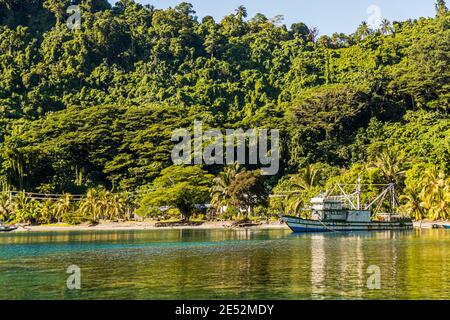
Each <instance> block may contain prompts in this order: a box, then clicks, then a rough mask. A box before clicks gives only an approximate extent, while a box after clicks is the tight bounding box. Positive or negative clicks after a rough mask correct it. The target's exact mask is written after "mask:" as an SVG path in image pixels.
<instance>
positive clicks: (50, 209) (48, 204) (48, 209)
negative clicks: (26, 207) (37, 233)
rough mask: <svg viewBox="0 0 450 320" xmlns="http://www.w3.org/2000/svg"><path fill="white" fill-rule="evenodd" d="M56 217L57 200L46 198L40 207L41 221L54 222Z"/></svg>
mask: <svg viewBox="0 0 450 320" xmlns="http://www.w3.org/2000/svg"><path fill="white" fill-rule="evenodd" d="M54 218H55V202H54V200H52V199H47V200H44V201H42V202H41V203H40V207H39V222H42V223H52V222H53V219H54Z"/></svg>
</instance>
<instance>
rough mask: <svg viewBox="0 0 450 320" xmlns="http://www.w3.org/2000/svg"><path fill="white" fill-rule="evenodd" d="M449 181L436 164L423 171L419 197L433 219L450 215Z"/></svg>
mask: <svg viewBox="0 0 450 320" xmlns="http://www.w3.org/2000/svg"><path fill="white" fill-rule="evenodd" d="M449 181H450V178H448V177H446V175H445V173H444V172H443V171H441V170H439V168H438V167H436V166H433V167H431V168H430V169H428V170H426V171H425V177H424V179H423V182H422V187H423V188H422V192H421V199H422V201H423V205H424V207H425V208H426V209H428V210H429V216H430V218H431V219H433V220H439V219H443V220H445V219H447V218H448V216H449V215H450V203H449V201H448V200H449V195H448V193H449V189H450V187H449V184H450V183H449Z"/></svg>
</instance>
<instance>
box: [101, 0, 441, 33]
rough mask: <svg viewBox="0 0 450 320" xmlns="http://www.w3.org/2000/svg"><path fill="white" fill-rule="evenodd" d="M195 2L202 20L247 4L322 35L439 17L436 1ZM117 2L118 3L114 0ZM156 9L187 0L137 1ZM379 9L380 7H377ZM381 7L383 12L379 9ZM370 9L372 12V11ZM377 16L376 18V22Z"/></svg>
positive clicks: (251, 10)
mask: <svg viewBox="0 0 450 320" xmlns="http://www.w3.org/2000/svg"><path fill="white" fill-rule="evenodd" d="M184 1H186V2H189V3H192V4H193V5H194V9H195V11H196V15H197V16H198V17H199V19H201V18H202V17H204V16H207V15H211V16H213V17H214V18H215V19H216V21H220V20H221V19H222V18H223V17H224V16H225V15H228V14H230V13H232V12H234V10H235V9H236V8H237V7H239V6H240V5H243V6H245V7H246V8H247V11H248V15H249V18H251V17H253V16H254V15H255V14H256V13H262V14H264V15H266V16H267V17H268V18H272V17H275V16H276V15H280V14H281V15H283V16H284V21H283V23H284V24H286V25H287V26H290V25H291V24H292V23H294V22H304V23H306V24H307V25H308V26H309V27H317V28H318V29H319V32H320V34H322V35H324V34H327V35H331V34H333V33H334V32H343V33H347V34H348V33H352V32H354V31H355V30H356V28H357V27H358V25H359V24H360V23H361V22H362V21H368V22H369V25H370V22H371V21H372V22H374V23H376V21H379V20H378V19H379V18H381V19H388V20H390V21H394V20H397V21H402V20H407V19H410V18H412V19H414V18H419V17H432V16H434V14H435V10H434V3H435V0H184ZM110 2H111V3H114V2H115V1H114V0H110ZM137 2H140V3H142V4H152V5H154V6H155V7H156V8H168V7H174V6H176V5H177V4H178V3H180V2H183V0H137ZM373 6H376V7H373ZM378 8H379V9H378ZM368 9H369V12H368ZM374 17H375V19H374Z"/></svg>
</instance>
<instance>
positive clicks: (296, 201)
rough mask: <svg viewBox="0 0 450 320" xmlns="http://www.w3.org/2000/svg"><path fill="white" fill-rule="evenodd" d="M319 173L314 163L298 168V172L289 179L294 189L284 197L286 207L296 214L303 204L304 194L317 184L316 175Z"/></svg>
mask: <svg viewBox="0 0 450 320" xmlns="http://www.w3.org/2000/svg"><path fill="white" fill-rule="evenodd" d="M319 173H320V171H319V169H317V166H315V165H313V164H312V165H307V166H306V167H305V168H303V169H300V170H299V172H298V174H296V175H294V176H292V177H291V179H290V186H291V188H292V189H294V191H292V192H289V194H288V196H287V197H286V208H287V209H288V210H292V211H293V212H294V213H295V214H298V213H299V211H300V209H301V208H302V207H303V206H304V204H305V198H304V196H305V194H308V193H309V192H310V191H311V190H312V189H313V188H315V187H316V186H317V183H318V181H317V175H318V174H319Z"/></svg>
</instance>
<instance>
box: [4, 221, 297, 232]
mask: <svg viewBox="0 0 450 320" xmlns="http://www.w3.org/2000/svg"><path fill="white" fill-rule="evenodd" d="M157 223H158V222H157V221H145V222H135V221H127V222H101V223H99V224H98V225H95V226H89V225H87V224H81V225H74V226H68V225H65V224H53V225H42V226H19V228H18V229H16V230H14V231H12V233H18V232H48V231H123V230H133V231H134V230H183V229H198V230H201V229H208V230H211V229H234V230H240V229H255V230H266V229H287V230H289V227H288V226H287V225H286V224H285V223H282V222H279V221H275V222H269V223H263V224H259V225H254V226H247V227H239V226H235V225H233V221H207V222H204V223H202V224H199V225H181V226H180V225H178V226H177V225H174V226H162V227H159V226H156V224H157Z"/></svg>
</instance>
